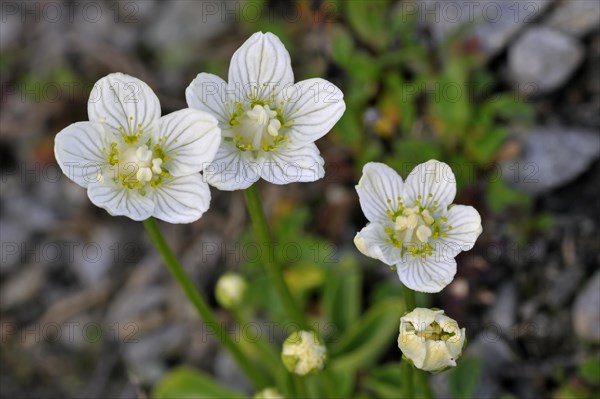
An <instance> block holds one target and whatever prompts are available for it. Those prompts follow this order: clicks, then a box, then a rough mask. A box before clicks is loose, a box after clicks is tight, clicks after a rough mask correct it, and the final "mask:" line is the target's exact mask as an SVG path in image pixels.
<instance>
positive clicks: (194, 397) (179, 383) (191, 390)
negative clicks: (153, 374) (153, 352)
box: [152, 367, 246, 399]
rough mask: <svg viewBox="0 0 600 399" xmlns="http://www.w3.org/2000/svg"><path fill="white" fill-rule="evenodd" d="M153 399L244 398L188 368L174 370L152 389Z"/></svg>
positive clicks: (240, 394)
mask: <svg viewBox="0 0 600 399" xmlns="http://www.w3.org/2000/svg"><path fill="white" fill-rule="evenodd" d="M152 397H153V398H154V399H199V398H223V399H230V398H231V399H235V398H245V397H246V396H245V395H244V394H243V393H241V392H237V391H234V390H232V389H229V388H227V387H224V386H222V385H221V384H220V383H219V382H217V381H216V380H215V379H214V378H213V377H211V376H209V375H208V374H205V373H203V372H201V371H199V370H194V369H191V368H189V367H180V368H177V369H174V370H173V371H171V372H170V373H169V374H167V375H166V377H164V378H163V379H162V380H161V381H160V382H159V383H158V384H157V385H156V387H155V388H154V392H153V393H152Z"/></svg>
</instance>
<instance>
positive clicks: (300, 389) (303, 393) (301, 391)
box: [292, 374, 308, 399]
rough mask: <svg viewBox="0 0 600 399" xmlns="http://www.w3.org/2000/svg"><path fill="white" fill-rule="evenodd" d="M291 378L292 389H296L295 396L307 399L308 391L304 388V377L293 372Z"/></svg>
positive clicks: (299, 398)
mask: <svg viewBox="0 0 600 399" xmlns="http://www.w3.org/2000/svg"><path fill="white" fill-rule="evenodd" d="M292 378H293V379H294V389H295V390H296V398H298V399H308V392H307V390H306V383H305V382H304V377H300V376H298V375H295V374H294V375H293V377H292Z"/></svg>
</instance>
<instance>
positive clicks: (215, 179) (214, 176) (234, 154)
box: [202, 141, 261, 191]
mask: <svg viewBox="0 0 600 399" xmlns="http://www.w3.org/2000/svg"><path fill="white" fill-rule="evenodd" d="M260 170H261V165H260V162H258V161H257V160H255V159H254V158H252V155H251V153H250V151H240V150H239V149H238V148H237V147H236V146H235V145H234V144H233V143H232V142H230V141H223V142H222V143H221V146H220V147H219V150H218V151H217V155H216V156H215V159H214V160H213V162H212V163H211V164H210V165H208V166H207V167H206V168H204V171H203V172H202V174H203V175H204V178H205V180H206V181H207V182H208V184H210V185H211V186H213V187H216V188H218V189H219V190H224V191H234V190H243V189H246V188H248V187H250V186H251V185H252V184H254V183H255V182H256V181H258V179H260Z"/></svg>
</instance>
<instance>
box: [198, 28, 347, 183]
mask: <svg viewBox="0 0 600 399" xmlns="http://www.w3.org/2000/svg"><path fill="white" fill-rule="evenodd" d="M186 99H187V103H188V105H189V106H190V107H191V108H195V109H200V110H203V111H208V112H211V113H212V114H213V115H215V116H216V117H217V119H218V120H219V126H220V128H221V132H222V136H223V142H222V143H221V147H220V148H219V151H218V153H217V156H216V157H215V160H214V161H213V163H212V165H211V166H210V167H208V168H207V169H206V170H205V172H204V176H205V178H206V179H207V181H208V183H209V184H210V185H212V186H215V187H217V188H218V189H221V190H228V191H231V190H240V189H245V188H247V187H250V186H251V185H252V184H253V183H254V182H256V181H257V180H259V179H260V178H263V179H265V180H267V181H269V182H271V183H275V184H287V183H292V182H311V181H315V180H318V179H320V178H322V177H323V176H324V174H325V171H324V169H323V164H324V161H323V159H322V158H321V156H320V153H319V149H318V148H317V146H316V145H315V144H314V142H315V141H316V140H317V139H319V138H321V137H323V136H324V135H325V134H326V133H327V132H329V130H331V128H332V127H333V126H334V125H335V123H336V122H337V121H338V120H339V119H340V117H341V116H342V114H343V113H344V110H345V109H346V105H345V103H344V100H343V94H342V92H341V90H340V89H338V88H337V87H336V86H335V85H333V84H332V83H330V82H328V81H326V80H323V79H319V78H315V79H308V80H304V81H301V82H298V83H296V84H294V74H293V71H292V66H291V62H290V56H289V54H288V52H287V50H286V49H285V47H284V45H283V44H282V43H281V41H280V40H279V38H277V36H275V35H273V34H272V33H266V34H265V33H262V32H258V33H255V34H254V35H252V36H251V37H250V38H249V39H248V40H247V41H246V42H245V43H244V44H243V45H242V46H241V47H240V48H239V49H238V50H237V51H236V52H235V54H234V55H233V57H232V59H231V64H230V67H229V77H228V82H225V81H224V80H223V79H221V78H219V77H218V76H215V75H212V74H208V73H201V74H199V75H198V76H197V77H196V79H194V81H193V82H192V83H191V84H190V86H189V87H188V88H187V90H186Z"/></svg>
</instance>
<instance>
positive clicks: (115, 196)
mask: <svg viewBox="0 0 600 399" xmlns="http://www.w3.org/2000/svg"><path fill="white" fill-rule="evenodd" d="M88 197H89V198H90V200H91V201H92V202H93V203H94V205H96V206H99V207H100V208H104V209H106V211H108V213H110V214H111V215H112V216H127V217H128V218H130V219H133V220H136V221H141V220H146V219H148V218H149V217H150V216H152V212H153V211H154V202H152V200H151V199H150V198H148V196H143V195H141V194H140V193H139V192H138V190H137V189H133V190H131V189H127V188H124V187H123V186H120V185H117V184H113V183H112V182H110V181H107V180H104V181H101V182H97V183H93V184H90V186H89V187H88Z"/></svg>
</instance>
